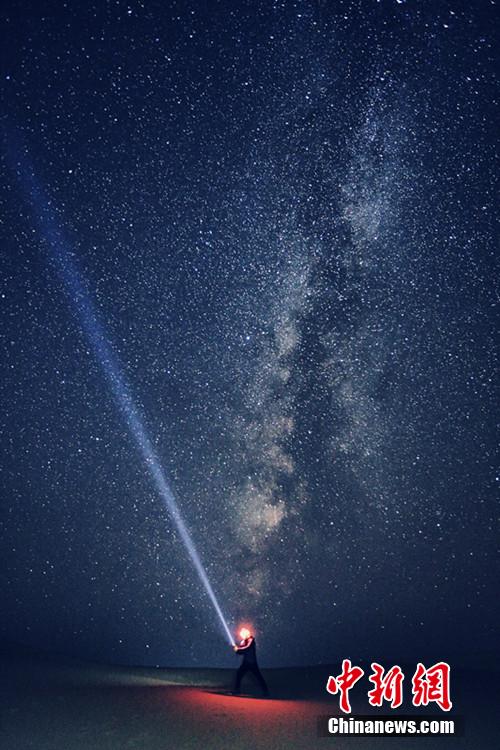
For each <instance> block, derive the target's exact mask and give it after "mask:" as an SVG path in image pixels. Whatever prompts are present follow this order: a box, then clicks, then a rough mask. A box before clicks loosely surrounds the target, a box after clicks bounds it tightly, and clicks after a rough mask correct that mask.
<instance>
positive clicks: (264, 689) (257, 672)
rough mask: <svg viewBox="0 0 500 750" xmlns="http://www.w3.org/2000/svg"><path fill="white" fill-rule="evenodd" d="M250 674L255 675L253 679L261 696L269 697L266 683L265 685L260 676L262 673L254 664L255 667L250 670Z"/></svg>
mask: <svg viewBox="0 0 500 750" xmlns="http://www.w3.org/2000/svg"><path fill="white" fill-rule="evenodd" d="M252 673H253V674H254V675H255V679H256V680H257V682H258V683H259V687H260V689H261V690H262V692H263V694H264V695H265V696H268V695H269V689H268V687H267V683H266V681H265V679H264V677H263V676H262V672H261V671H260V669H259V668H258V666H257V664H255V666H254V667H253V668H252Z"/></svg>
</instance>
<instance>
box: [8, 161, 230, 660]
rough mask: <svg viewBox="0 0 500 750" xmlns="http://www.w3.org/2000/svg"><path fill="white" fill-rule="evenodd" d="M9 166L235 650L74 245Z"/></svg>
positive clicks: (24, 174) (29, 179)
mask: <svg viewBox="0 0 500 750" xmlns="http://www.w3.org/2000/svg"><path fill="white" fill-rule="evenodd" d="M9 156H10V159H9V161H13V166H14V171H15V172H16V175H17V177H18V179H19V182H20V184H21V187H22V189H23V191H24V193H25V194H26V197H27V198H28V199H29V202H30V203H31V205H32V209H33V212H34V215H35V219H36V221H37V224H38V226H39V229H40V232H41V234H42V237H43V238H44V239H45V242H46V245H47V248H48V250H49V252H50V258H51V259H52V261H53V264H54V266H55V268H56V270H57V272H58V274H59V276H60V278H61V279H62V281H63V285H64V288H65V291H66V294H67V296H68V298H69V300H70V302H71V304H72V305H73V307H74V309H75V311H76V314H77V317H78V320H79V322H80V325H81V327H82V329H83V331H84V333H85V335H86V337H87V339H88V341H89V343H90V345H91V347H92V349H93V351H94V353H95V355H96V358H97V360H98V362H99V364H100V365H101V367H102V370H103V372H104V375H105V377H106V380H107V381H108V383H109V385H110V388H111V391H112V393H113V396H114V398H115V402H116V405H117V407H118V409H119V411H120V413H121V415H122V417H123V418H124V420H125V422H126V424H127V427H128V429H129V432H130V434H131V435H132V437H133V439H134V442H135V444H136V446H137V448H138V450H139V452H140V454H141V456H142V458H143V460H144V463H145V464H146V468H147V470H148V472H149V474H150V476H151V478H152V480H153V483H154V484H155V486H156V489H157V490H158V493H159V495H160V497H161V498H162V500H163V502H164V504H165V507H166V509H167V510H168V513H169V515H170V517H171V519H172V521H173V522H174V524H175V527H176V528H177V531H178V532H179V535H180V537H181V540H182V542H183V544H184V547H185V548H186V551H187V553H188V554H189V557H190V558H191V561H192V563H193V566H194V568H195V570H196V572H197V573H198V577H199V579H200V581H201V583H202V584H203V587H204V588H205V591H206V592H207V594H208V597H209V599H210V601H211V603H212V605H213V608H214V609H215V611H216V613H217V616H218V618H219V621H220V624H221V625H222V628H223V631H224V634H225V635H226V637H227V639H228V641H229V643H230V644H231V645H234V641H233V637H232V635H231V632H230V630H229V627H228V625H227V622H226V619H225V617H224V615H223V612H222V610H221V608H220V605H219V602H218V601H217V597H216V595H215V592H214V590H213V588H212V585H211V583H210V581H209V579H208V576H207V573H206V571H205V568H204V567H203V563H202V562H201V559H200V556H199V554H198V551H197V549H196V547H195V544H194V541H193V538H192V537H191V534H190V533H189V531H188V528H187V526H186V524H185V522H184V519H183V518H182V515H181V512H180V510H179V507H178V505H177V502H176V500H175V497H174V494H173V492H172V490H171V489H170V485H169V483H168V481H167V478H166V477H165V473H164V471H163V468H162V466H161V463H160V460H159V458H158V456H157V455H156V452H155V450H154V448H153V445H152V443H151V440H150V438H149V436H148V434H147V432H146V428H145V426H144V423H143V420H142V417H141V415H140V413H139V411H138V410H137V407H136V405H135V403H134V400H133V398H132V394H131V391H130V387H129V385H128V383H127V381H126V378H125V376H124V374H123V372H122V367H121V365H120V362H119V360H118V358H117V357H116V355H115V354H114V353H113V351H112V349H111V346H110V344H109V342H108V338H107V336H106V334H105V330H104V328H103V326H102V324H101V323H100V321H99V316H98V314H97V311H96V309H95V307H94V304H93V301H92V299H91V297H90V294H89V293H88V291H87V289H86V287H85V284H84V282H83V277H82V275H81V273H80V271H79V269H78V267H77V264H76V260H75V257H74V253H73V252H72V250H71V246H70V243H69V242H68V240H67V238H66V237H65V235H64V232H63V231H62V229H61V228H60V226H59V222H58V221H57V215H56V214H57V211H56V208H55V207H54V204H53V202H52V201H51V199H50V198H49V196H48V195H47V194H46V193H45V192H44V191H43V189H42V187H41V185H40V183H39V182H38V180H37V179H36V176H35V173H34V170H33V168H32V167H31V165H30V164H29V163H28V161H27V159H26V157H25V156H24V155H22V153H21V152H20V151H19V152H17V153H16V154H15V155H14V158H13V154H12V151H11V152H10V154H9Z"/></svg>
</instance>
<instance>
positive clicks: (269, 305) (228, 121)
mask: <svg viewBox="0 0 500 750" xmlns="http://www.w3.org/2000/svg"><path fill="white" fill-rule="evenodd" d="M495 14H496V6H495V3H494V2H490V1H489V0H478V2H475V3H470V2H458V1H457V2H454V1H453V0H450V1H449V2H448V1H447V0H444V1H443V2H439V3H437V2H416V0H378V1H377V0H336V2H328V1H327V0H280V1H277V0H258V1H257V2H255V1H254V0H243V1H242V0H219V1H216V0H213V1H209V2H206V3H201V2H192V1H189V0H182V1H180V0H179V1H178V2H159V0H151V1H150V2H147V1H146V0H144V1H143V2H138V1H136V0H131V1H130V2H123V1H122V0H117V1H113V2H111V1H106V2H104V1H102V2H92V1H91V0H89V2H85V3H78V2H59V0H58V1H57V2H55V1H49V0H47V1H46V2H43V3H38V2H37V3H31V2H19V1H17V2H14V0H6V2H4V3H3V11H2V24H1V25H2V43H1V48H2V50H3V51H2V61H1V62H2V71H1V86H2V99H3V107H2V110H3V112H4V114H3V116H2V140H3V149H2V150H3V153H4V154H10V155H9V156H8V158H6V157H5V156H4V158H3V159H2V186H1V188H0V199H1V205H2V222H1V232H2V243H1V251H0V252H1V277H0V321H1V323H0V347H1V357H0V368H1V374H0V399H1V404H2V406H1V413H0V451H1V458H0V462H1V463H0V467H1V473H0V477H1V494H0V498H1V505H0V591H1V598H2V606H1V610H0V633H1V634H3V636H4V637H7V638H15V639H17V640H21V641H25V642H28V643H33V644H37V645H42V646H44V647H47V648H51V649H56V650H62V651H69V652H71V653H75V654H79V655H83V656H88V657H92V658H99V659H106V660H111V661H119V662H128V663H141V664H151V665H153V664H164V665H220V666H227V665H230V664H233V663H234V657H233V656H232V654H231V651H230V649H229V648H228V645H227V642H226V640H225V638H224V635H223V633H222V632H221V627H220V624H219V623H218V620H217V617H216V615H215V613H214V611H213V609H212V607H211V604H210V601H209V599H208V597H207V596H206V594H205V592H204V590H203V588H202V587H201V585H200V581H199V579H198V577H197V575H196V572H195V571H194V569H193V566H192V564H191V562H190V559H189V557H188V555H187V554H186V551H185V549H184V547H183V545H182V540H181V539H180V537H179V534H178V532H177V530H176V528H175V525H174V524H173V523H172V521H171V519H170V518H169V516H168V513H167V511H166V509H165V505H164V504H163V502H162V501H161V498H159V496H158V492H157V491H156V488H155V485H154V483H153V482H152V480H151V476H150V473H149V472H148V468H147V466H145V464H144V461H143V459H142V457H141V455H140V453H139V451H138V450H137V446H136V444H135V443H134V440H133V438H132V436H131V434H130V431H129V429H128V426H127V424H126V421H125V420H124V419H123V416H122V415H121V414H120V412H119V410H118V409H117V405H116V402H115V400H114V398H113V394H112V391H111V389H110V387H109V383H108V382H107V380H106V378H105V376H104V374H103V369H102V367H101V364H100V362H99V358H98V357H97V356H96V354H95V351H94V350H93V348H92V346H91V343H90V342H89V339H88V337H87V336H86V335H85V333H84V331H83V330H82V326H81V324H80V321H79V318H78V315H77V314H76V308H77V306H78V304H77V300H74V299H73V300H72V299H71V295H68V291H67V289H66V290H65V289H64V285H63V283H62V281H61V277H60V275H58V273H57V272H56V269H55V267H54V264H53V263H52V262H51V261H50V252H49V253H48V252H47V246H48V244H49V243H48V242H47V237H44V236H43V234H44V233H43V231H41V226H43V222H42V224H40V215H42V216H43V214H44V213H45V214H46V213H47V211H48V210H50V211H51V212H52V215H53V216H54V217H55V220H56V221H57V223H58V227H59V228H60V231H61V232H62V233H64V236H65V238H66V240H65V242H66V243H67V247H68V253H69V254H70V256H71V258H72V259H73V260H74V262H75V263H76V264H77V266H78V268H79V269H80V273H81V276H82V279H83V283H84V284H85V287H86V290H87V292H88V294H89V296H90V298H91V299H92V301H93V304H94V306H95V309H96V310H97V313H98V316H99V320H100V324H101V325H102V326H103V329H104V330H105V331H106V336H107V338H108V341H109V346H110V347H111V349H112V351H113V353H114V355H115V356H116V358H117V360H118V361H119V362H121V366H122V370H123V374H124V377H125V378H126V380H127V382H128V384H129V387H130V391H131V393H132V394H133V397H134V400H135V403H136V406H137V409H138V411H139V412H140V414H141V415H142V418H143V422H144V425H145V426H146V429H147V432H148V435H149V437H150V439H151V443H152V445H153V446H154V449H155V451H156V454H157V455H158V457H159V459H160V461H161V465H162V467H163V469H164V472H165V475H166V477H167V478H168V481H169V482H170V484H171V487H172V489H173V491H174V493H175V496H176V498H177V501H178V504H179V507H180V509H181V512H182V515H183V517H184V519H185V521H186V524H187V526H188V528H189V529H190V531H191V534H192V537H193V540H194V541H195V543H196V545H197V548H198V551H199V554H200V557H201V559H202V561H203V563H204V564H205V567H206V570H207V573H208V576H209V578H210V581H211V583H212V585H213V588H214V590H215V592H216V594H217V596H218V598H219V601H220V603H221V606H222V609H223V610H224V612H225V614H226V616H227V618H228V620H229V623H230V626H231V627H235V626H236V625H237V624H238V623H241V622H247V623H251V624H252V626H253V627H254V628H255V632H256V636H257V642H258V645H259V653H260V657H261V661H262V663H263V664H264V665H275V666H277V665H283V666H287V665H291V664H298V663H303V664H307V663H320V662H324V663H325V662H328V661H339V660H340V659H342V658H344V657H347V656H349V657H351V658H353V659H356V658H360V659H379V660H381V659H384V658H385V659H387V658H393V659H394V660H395V661H397V660H399V661H401V662H402V661H404V660H405V659H406V660H408V659H417V660H423V659H426V658H429V659H430V658H434V657H435V658H436V659H448V660H450V662H451V663H452V664H454V663H468V662H471V661H472V660H473V659H475V658H477V659H479V660H480V661H481V662H485V661H486V662H487V661H488V659H489V658H491V654H492V653H493V652H494V651H495V649H497V648H498V647H497V646H496V645H495V636H494V634H495V629H496V628H497V627H498V606H497V581H498V572H499V571H498V555H497V547H498V544H497V542H498V526H497V520H498V519H497V516H498V506H497V503H496V499H497V492H498V476H499V474H498V462H497V454H496V439H495V438H496V433H495V427H496V416H495V407H496V403H497V400H496V398H495V396H496V394H495V365H496V358H495V338H496V337H495V333H496V330H497V310H496V303H497V302H498V293H497V292H496V291H495V270H496V269H495V265H496V264H495V260H496V258H495V250H496V246H495V236H496V227H495V215H494V199H495V195H496V185H495V166H496V165H495V159H496V132H495V125H494V123H495V109H496V100H495V97H496V96H497V93H498V89H496V86H495V78H494V46H493V45H494V39H493V29H494V18H495ZM16 154H17V156H16ZM21 154H22V158H21ZM23 159H28V160H29V163H30V164H31V165H32V168H33V170H34V172H35V174H36V175H37V178H38V180H39V181H40V183H41V184H42V185H43V188H44V191H45V193H46V202H45V205H43V202H42V203H41V202H38V203H36V202H33V200H30V196H29V195H28V194H27V191H26V189H25V187H23V180H22V178H21V177H20V174H21V171H22V170H21V168H20V167H19V165H20V164H21V161H22V160H23ZM47 204H48V205H49V207H50V208H47Z"/></svg>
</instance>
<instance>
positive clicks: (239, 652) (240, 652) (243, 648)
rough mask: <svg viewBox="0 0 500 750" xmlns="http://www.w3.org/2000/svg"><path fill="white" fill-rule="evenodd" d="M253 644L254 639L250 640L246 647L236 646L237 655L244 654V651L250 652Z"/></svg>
mask: <svg viewBox="0 0 500 750" xmlns="http://www.w3.org/2000/svg"><path fill="white" fill-rule="evenodd" d="M252 643H253V638H249V639H248V643H247V645H246V646H235V649H234V650H235V652H236V653H237V654H242V653H243V652H244V651H248V649H249V648H250V646H251V645H252Z"/></svg>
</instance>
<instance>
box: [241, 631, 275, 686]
mask: <svg viewBox="0 0 500 750" xmlns="http://www.w3.org/2000/svg"><path fill="white" fill-rule="evenodd" d="M239 636H240V639H241V640H240V642H239V644H235V645H234V647H233V648H234V652H235V653H236V654H238V655H239V656H242V657H243V659H242V662H241V664H240V666H239V667H238V669H237V671H236V678H235V681H234V690H233V693H234V695H239V694H240V687H241V681H242V679H243V677H244V676H245V675H246V674H247V672H250V674H253V676H254V677H255V679H256V680H257V682H258V683H259V686H260V689H261V690H262V693H263V695H264V696H265V697H266V698H267V697H268V696H269V690H268V687H267V684H266V681H265V679H264V678H263V676H262V673H261V671H260V669H259V665H258V664H257V649H256V648H255V638H254V636H253V635H252V634H251V632H250V631H249V630H248V628H241V630H240V632H239Z"/></svg>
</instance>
